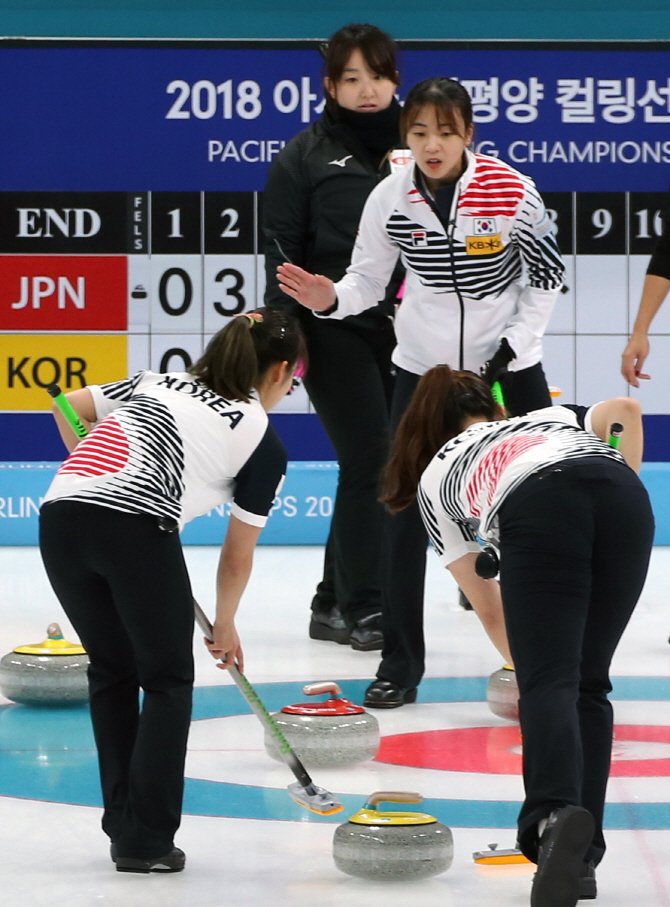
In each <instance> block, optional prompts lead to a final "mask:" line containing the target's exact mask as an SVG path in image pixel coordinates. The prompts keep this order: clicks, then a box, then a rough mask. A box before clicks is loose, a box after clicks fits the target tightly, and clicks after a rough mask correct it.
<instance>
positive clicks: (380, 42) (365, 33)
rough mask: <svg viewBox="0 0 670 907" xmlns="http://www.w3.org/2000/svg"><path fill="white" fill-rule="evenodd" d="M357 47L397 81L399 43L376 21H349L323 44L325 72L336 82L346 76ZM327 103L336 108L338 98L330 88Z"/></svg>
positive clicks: (375, 69) (376, 68) (381, 72)
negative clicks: (350, 23) (376, 23)
mask: <svg viewBox="0 0 670 907" xmlns="http://www.w3.org/2000/svg"><path fill="white" fill-rule="evenodd" d="M355 50H360V52H361V53H362V54H363V59H364V60H365V62H366V63H367V65H368V66H369V67H370V69H371V70H372V71H373V72H375V73H377V74H378V75H380V76H382V77H383V78H385V79H390V80H391V82H393V83H394V84H395V85H398V84H399V81H398V64H397V60H396V54H397V47H396V43H395V41H394V40H393V38H392V37H391V35H387V34H386V32H383V31H382V30H381V29H379V28H377V26H376V25H367V24H360V23H354V24H352V25H345V26H344V28H340V29H339V30H338V31H336V32H335V34H334V35H332V37H331V38H329V40H328V43H327V44H325V45H322V46H321V53H322V54H323V57H324V60H325V64H324V75H325V76H327V78H329V79H330V81H331V83H332V84H333V85H336V84H337V83H338V82H339V81H340V79H341V78H342V74H343V73H344V69H345V67H346V65H347V63H348V61H349V58H350V57H351V55H352V53H353V52H354V51H355ZM326 105H327V106H328V107H329V108H331V109H335V108H336V107H337V101H336V100H335V98H333V97H331V95H330V94H329V93H328V92H326Z"/></svg>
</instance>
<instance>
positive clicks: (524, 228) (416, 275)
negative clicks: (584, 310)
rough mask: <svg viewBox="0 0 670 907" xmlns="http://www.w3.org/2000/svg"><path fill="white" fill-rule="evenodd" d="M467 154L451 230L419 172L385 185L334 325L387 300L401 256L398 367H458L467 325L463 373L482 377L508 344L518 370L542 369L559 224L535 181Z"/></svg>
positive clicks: (559, 270) (556, 277) (340, 294)
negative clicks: (422, 186) (485, 366)
mask: <svg viewBox="0 0 670 907" xmlns="http://www.w3.org/2000/svg"><path fill="white" fill-rule="evenodd" d="M466 156H467V167H466V170H465V172H464V173H463V175H462V176H461V178H460V179H459V180H458V182H457V184H456V187H455V192H454V200H453V205H452V212H451V217H450V219H449V222H448V224H447V225H445V223H443V221H442V219H441V218H440V217H439V216H438V214H437V213H436V211H435V210H434V209H433V206H432V205H431V204H429V202H428V201H427V200H426V198H425V197H424V194H423V193H422V191H420V188H419V187H418V185H417V179H420V178H421V177H420V174H419V171H418V168H416V167H415V166H414V165H412V164H408V165H407V166H404V167H401V168H399V169H398V171H397V172H396V173H393V174H391V176H389V177H387V179H385V180H383V181H382V182H381V183H380V184H379V185H378V186H377V187H376V188H375V189H374V190H373V192H372V193H371V194H370V196H369V198H368V200H367V203H366V205H365V209H364V211H363V215H362V217H361V222H360V226H359V232H358V236H357V238H356V244H355V247H354V251H353V255H352V260H351V265H350V267H349V268H348V270H347V273H346V275H345V276H344V277H343V278H342V280H340V281H339V282H338V283H336V284H335V289H336V293H337V299H338V308H337V310H336V311H335V312H334V313H333V314H332V315H331V316H329V317H331V318H332V317H335V318H344V317H346V316H347V315H352V314H357V313H359V312H362V311H364V310H365V309H366V308H369V307H370V306H372V305H374V304H375V303H376V302H377V300H378V299H381V298H383V295H384V289H385V287H386V285H387V283H388V280H389V278H390V275H391V273H392V271H393V267H394V265H395V263H396V261H397V258H398V254H399V253H400V255H401V258H402V261H403V263H404V264H405V266H406V268H407V280H406V285H405V291H404V296H403V301H402V304H401V305H400V307H399V310H398V313H397V317H396V335H397V338H398V347H397V349H396V351H395V353H394V361H395V362H396V364H397V365H399V366H401V367H402V368H405V369H407V370H408V371H410V372H413V373H414V374H423V372H425V371H426V370H427V369H428V368H431V367H432V366H433V365H437V364H439V363H445V362H446V363H449V364H451V365H454V366H455V367H458V366H459V365H460V362H459V334H460V324H461V319H463V327H464V361H463V367H464V368H467V369H471V370H473V371H478V370H479V368H480V367H481V365H482V364H483V363H484V362H485V361H486V360H487V359H489V358H490V357H491V356H492V355H493V353H494V352H495V351H496V349H497V348H498V345H499V343H500V340H501V338H502V337H506V338H507V340H508V342H509V344H510V346H511V347H512V349H513V350H514V352H515V353H516V359H515V360H513V362H512V363H511V365H510V369H511V370H520V369H525V368H529V367H530V366H532V365H535V364H536V363H537V362H539V361H540V359H541V357H542V342H541V341H542V336H543V334H544V331H545V329H546V327H547V324H548V321H549V318H550V316H551V312H552V309H553V306H554V302H555V300H556V297H557V295H558V292H559V290H560V287H561V285H562V282H563V273H564V267H563V262H562V260H561V255H560V252H559V251H558V246H557V244H556V239H555V230H554V226H553V224H552V222H551V219H550V218H549V215H548V214H547V211H546V209H545V207H544V203H543V202H542V199H541V197H540V195H539V193H538V192H537V189H536V188H535V184H534V183H533V181H532V180H531V179H530V178H529V177H527V176H524V175H523V174H521V173H519V172H518V171H517V170H515V169H514V168H513V167H510V166H509V165H508V164H506V163H504V162H503V161H500V160H498V159H497V158H492V157H488V156H486V155H483V154H473V153H471V152H470V151H467V152H466ZM459 296H460V298H459ZM461 303H462V304H461Z"/></svg>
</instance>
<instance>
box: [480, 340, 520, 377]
mask: <svg viewBox="0 0 670 907" xmlns="http://www.w3.org/2000/svg"><path fill="white" fill-rule="evenodd" d="M512 359H516V353H515V352H514V350H513V349H512V347H511V346H510V345H509V343H508V342H507V338H505V337H503V339H502V340H501V341H500V346H499V347H498V349H497V350H496V351H495V353H494V354H493V356H492V357H491V359H489V360H488V362H485V363H484V365H483V366H482V370H481V375H482V378H483V379H484V381H486V383H487V384H488V386H489V387H493V385H494V384H495V382H496V381H500V379H501V378H502V376H503V375H504V374H505V373H506V372H507V366H508V365H509V364H510V362H511V361H512Z"/></svg>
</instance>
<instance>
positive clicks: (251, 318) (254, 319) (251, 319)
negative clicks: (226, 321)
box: [233, 312, 263, 329]
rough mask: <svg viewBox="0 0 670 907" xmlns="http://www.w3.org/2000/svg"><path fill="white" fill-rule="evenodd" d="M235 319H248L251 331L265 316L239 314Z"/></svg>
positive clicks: (259, 313) (258, 313)
mask: <svg viewBox="0 0 670 907" xmlns="http://www.w3.org/2000/svg"><path fill="white" fill-rule="evenodd" d="M233 318H248V319H249V328H250V329H251V328H252V327H253V326H254V324H256V323H257V322H259V321H262V320H263V315H262V314H261V312H237V314H235V315H233Z"/></svg>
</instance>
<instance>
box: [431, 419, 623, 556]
mask: <svg viewBox="0 0 670 907" xmlns="http://www.w3.org/2000/svg"><path fill="white" fill-rule="evenodd" d="M592 409H593V408H591V409H590V410H588V411H587V412H586V416H585V420H584V426H582V425H581V424H580V421H579V419H578V416H577V414H576V413H575V412H574V411H573V410H572V409H571V408H569V407H565V406H552V407H548V408H547V409H538V410H535V412H532V413H528V414H527V415H526V416H519V417H517V418H515V419H507V420H505V421H503V422H478V423H476V424H474V425H471V426H470V427H469V428H467V429H466V430H465V431H463V432H461V434H459V435H457V436H456V437H455V438H453V439H452V440H451V441H449V442H448V443H447V444H445V445H444V447H443V448H442V449H441V450H440V451H439V452H438V453H437V455H436V456H435V457H434V458H433V460H431V462H430V463H429V465H428V467H427V468H426V470H425V472H424V473H423V476H422V477H421V482H420V484H419V489H418V495H417V496H418V501H419V508H420V510H421V515H422V517H423V521H424V523H425V525H426V529H427V530H428V534H429V535H430V538H431V540H432V542H433V545H434V547H435V550H436V552H437V554H438V555H439V557H440V559H441V560H442V562H443V563H444V565H445V566H448V565H449V564H450V563H451V562H452V561H454V560H457V559H458V558H459V557H462V556H463V555H465V554H467V553H468V552H469V551H474V552H476V551H478V550H479V546H478V544H477V541H476V539H477V536H480V537H481V538H483V539H485V540H487V541H489V542H492V543H494V544H496V543H497V541H498V536H497V521H496V519H495V518H496V515H497V513H498V510H499V509H500V506H501V504H502V503H503V501H504V500H505V499H506V498H507V496H508V495H509V494H510V493H511V492H512V491H514V489H515V488H517V487H518V486H519V485H520V484H521V482H523V481H524V479H527V478H528V477H529V476H530V475H531V473H533V472H537V471H538V470H539V469H542V468H544V467H545V466H551V465H552V464H553V463H558V462H559V461H562V460H569V459H574V458H577V457H589V456H604V457H610V458H612V459H616V460H619V461H622V457H621V454H619V453H618V452H617V451H615V450H613V449H612V448H611V447H609V446H608V445H607V444H605V443H604V441H601V440H600V439H599V438H597V437H596V436H595V435H594V434H593V432H592V428H591V413H592Z"/></svg>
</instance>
